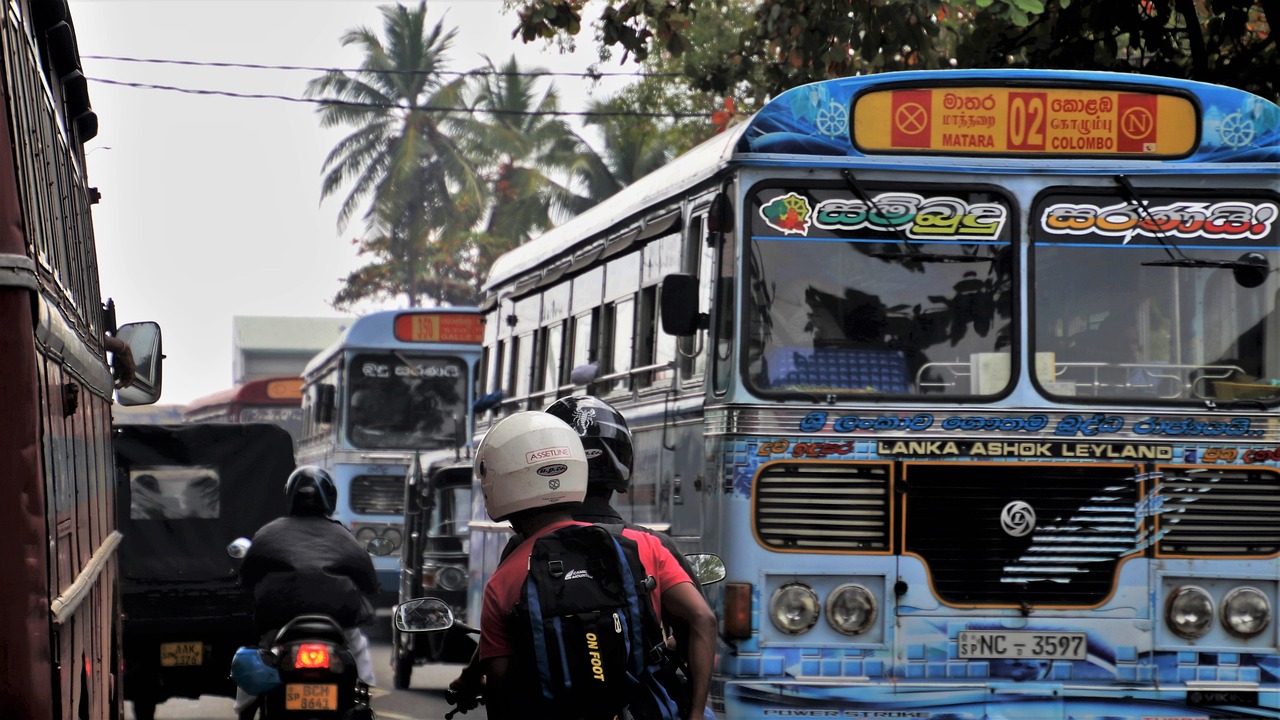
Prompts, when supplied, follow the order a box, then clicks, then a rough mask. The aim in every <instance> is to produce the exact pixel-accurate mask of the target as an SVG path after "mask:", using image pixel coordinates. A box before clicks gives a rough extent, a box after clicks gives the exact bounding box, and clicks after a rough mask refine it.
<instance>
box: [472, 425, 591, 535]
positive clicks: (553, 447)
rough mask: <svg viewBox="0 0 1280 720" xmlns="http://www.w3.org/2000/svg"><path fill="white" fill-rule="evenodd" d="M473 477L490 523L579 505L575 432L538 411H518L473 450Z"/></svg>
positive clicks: (581, 475) (583, 484)
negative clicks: (482, 494)
mask: <svg viewBox="0 0 1280 720" xmlns="http://www.w3.org/2000/svg"><path fill="white" fill-rule="evenodd" d="M475 474H476V479H477V480H479V481H480V489H481V490H482V491H483V492H484V507H485V510H487V511H488V512H489V517H491V518H493V519H494V520H505V519H508V518H511V517H512V516H513V515H518V514H521V513H525V512H526V511H538V510H543V509H548V508H555V507H556V506H559V505H562V504H564V503H576V502H582V498H583V497H584V496H585V495H586V491H587V459H586V456H585V455H584V454H583V452H582V441H581V440H580V439H578V433H576V432H574V431H573V429H572V428H570V427H569V426H568V425H566V424H564V422H562V421H561V420H559V419H557V418H555V417H552V416H551V415H548V414H547V413H544V412H536V411H529V412H519V413H516V414H514V415H509V416H507V417H505V418H503V419H501V420H499V421H498V422H497V423H495V424H494V425H493V427H491V428H489V432H488V433H486V434H485V436H484V440H481V441H480V447H479V448H477V449H476V461H475Z"/></svg>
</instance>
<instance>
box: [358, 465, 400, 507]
mask: <svg viewBox="0 0 1280 720" xmlns="http://www.w3.org/2000/svg"><path fill="white" fill-rule="evenodd" d="M351 509H352V510H353V511H354V512H357V513H363V514H366V515H402V514H404V476H403V475H361V476H359V477H357V478H356V479H354V480H352V481H351Z"/></svg>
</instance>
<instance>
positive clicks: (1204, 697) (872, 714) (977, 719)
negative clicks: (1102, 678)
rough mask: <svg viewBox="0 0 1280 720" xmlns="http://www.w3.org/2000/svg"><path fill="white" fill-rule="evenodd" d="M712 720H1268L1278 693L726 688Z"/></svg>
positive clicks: (1028, 685) (914, 685) (1253, 689)
mask: <svg viewBox="0 0 1280 720" xmlns="http://www.w3.org/2000/svg"><path fill="white" fill-rule="evenodd" d="M721 688H722V689H723V694H722V695H721V693H719V692H716V693H714V695H721V697H722V698H723V705H721V703H720V702H719V700H720V699H721V698H720V697H714V695H713V701H714V702H713V703H712V705H713V706H714V707H715V709H716V711H717V715H718V716H719V717H722V718H725V717H727V718H732V719H733V720H747V719H749V718H864V719H868V720H871V719H875V720H1081V719H1084V718H1098V719H1101V718H1107V719H1108V720H1118V719H1120V718H1132V719H1133V720H1174V719H1176V720H1193V719H1194V720H1208V719H1209V718H1225V717H1230V718H1275V717H1276V716H1277V711H1278V709H1280V688H1278V687H1277V685H1276V684H1274V683H1271V684H1267V685H1257V684H1252V685H1251V684H1247V683H1245V684H1241V683H1233V684H1230V685H1227V684H1223V685H1222V686H1221V687H1218V688H1214V687H1212V686H1210V685H1208V684H1206V685H1205V686H1203V687H1201V686H1199V685H1196V686H1188V685H1182V686H1178V687H1167V686H1166V687H1161V688H1156V687H1154V686H1153V685H1148V684H1135V685H1133V686H1129V687H1122V686H1118V685H1109V686H1101V685H1097V686H1091V685H1088V684H1085V683H1072V684H1067V683H1044V682H1034V681H1031V682H1010V683H1005V682H1001V683H992V682H955V683H921V682H918V681H917V682H912V681H897V682H893V681H886V682H876V683H869V682H868V683H858V682H849V681H848V680H845V679H842V680H835V681H833V680H827V679H822V678H815V679H813V680H803V679H801V680H788V681H774V682H766V681H752V680H731V681H726V682H724V683H723V685H721V684H720V683H716V689H717V690H719V689H721Z"/></svg>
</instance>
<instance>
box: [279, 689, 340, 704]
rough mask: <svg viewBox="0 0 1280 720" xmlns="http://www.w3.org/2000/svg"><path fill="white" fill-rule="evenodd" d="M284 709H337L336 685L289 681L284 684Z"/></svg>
mask: <svg viewBox="0 0 1280 720" xmlns="http://www.w3.org/2000/svg"><path fill="white" fill-rule="evenodd" d="M284 709H285V710H337V709H338V686H337V685H318V684H313V683H289V684H288V685H285V686H284Z"/></svg>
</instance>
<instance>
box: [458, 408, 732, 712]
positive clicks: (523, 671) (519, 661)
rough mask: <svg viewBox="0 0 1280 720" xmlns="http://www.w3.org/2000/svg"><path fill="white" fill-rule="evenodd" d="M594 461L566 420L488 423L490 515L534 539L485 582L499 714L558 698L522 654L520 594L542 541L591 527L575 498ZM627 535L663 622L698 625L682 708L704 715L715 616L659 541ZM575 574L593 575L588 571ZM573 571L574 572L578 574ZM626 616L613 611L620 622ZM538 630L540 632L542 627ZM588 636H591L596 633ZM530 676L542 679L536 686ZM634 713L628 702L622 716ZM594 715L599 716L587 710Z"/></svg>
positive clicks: (489, 671)
mask: <svg viewBox="0 0 1280 720" xmlns="http://www.w3.org/2000/svg"><path fill="white" fill-rule="evenodd" d="M587 466H588V461H587V456H586V453H585V451H584V448H583V444H582V442H581V437H580V436H578V435H577V432H576V431H574V430H573V429H572V428H570V427H568V426H567V425H566V424H565V423H564V422H563V421H562V420H560V419H559V418H556V417H554V416H552V415H550V414H549V413H545V412H520V413H515V414H513V415H509V416H507V417H505V418H503V419H502V420H501V421H499V422H497V423H495V424H494V426H493V427H492V428H490V429H489V432H488V434H486V435H485V437H484V440H483V441H482V442H481V443H480V447H479V448H478V449H477V450H476V460H475V473H476V478H477V480H478V481H479V483H480V487H481V489H482V490H483V492H484V502H485V510H486V512H487V513H488V514H489V517H490V518H492V519H493V520H495V521H497V520H509V521H510V522H511V526H512V527H513V528H514V529H515V530H516V531H517V532H518V533H521V534H522V535H523V536H524V537H525V539H524V540H523V541H522V542H521V543H520V544H519V545H518V546H517V547H516V548H515V549H514V550H513V551H512V552H511V554H510V555H509V556H508V557H507V558H505V559H504V560H503V561H502V562H501V563H499V565H498V567H497V569H495V570H494V572H493V575H492V576H491V577H490V578H489V581H488V582H487V583H486V584H485V590H484V597H483V603H482V607H481V611H480V657H481V659H482V662H483V663H484V664H483V667H484V670H483V672H484V674H485V677H486V680H487V685H488V692H487V693H486V702H487V703H488V705H489V707H488V709H487V714H488V716H489V717H490V718H501V719H503V720H506V719H508V718H524V717H545V716H547V715H546V714H545V710H546V708H545V707H543V706H541V705H539V703H540V702H542V701H543V700H544V699H552V696H551V695H550V694H549V693H548V688H547V686H542V688H541V689H539V687H538V681H537V678H538V676H539V673H538V669H537V668H536V667H530V666H529V660H530V658H529V655H528V652H521V647H522V646H523V647H528V646H527V645H524V641H523V640H522V639H521V638H523V637H524V636H523V635H521V634H520V633H521V631H522V630H526V631H527V627H523V628H522V627H521V622H522V621H521V619H520V617H519V615H513V614H512V612H511V608H512V607H513V606H514V605H515V604H516V603H517V602H519V601H520V598H521V597H522V592H523V591H522V588H523V587H524V585H525V583H526V582H528V581H529V580H528V578H529V573H530V572H531V570H530V562H531V557H532V555H533V553H534V552H535V551H536V548H537V540H538V539H539V538H542V537H544V536H547V535H549V534H555V533H559V532H560V531H561V530H567V529H569V528H571V527H573V526H575V525H580V526H584V527H585V526H587V524H586V523H582V522H580V521H575V520H574V519H573V517H572V515H571V514H570V509H571V508H570V506H571V505H572V503H574V502H575V501H581V500H582V499H583V498H584V497H585V495H586V489H587V485H588V482H589V481H588V475H589V471H588V469H587ZM548 478H551V479H548ZM619 533H620V534H621V535H622V536H623V537H625V538H626V539H627V540H628V541H630V542H632V543H634V544H635V547H636V550H635V552H636V553H637V554H638V557H639V561H640V562H641V563H642V564H643V566H644V573H645V574H646V575H647V576H648V578H647V580H646V586H648V583H652V586H651V587H652V596H651V597H649V598H646V600H645V601H644V602H653V603H654V605H655V607H654V610H655V611H657V610H658V606H659V605H660V608H661V610H660V612H656V615H657V620H658V621H659V622H662V621H663V619H664V618H665V619H668V620H669V619H670V618H675V617H678V618H682V619H683V620H684V622H685V623H686V625H687V626H689V627H690V628H691V632H690V643H689V657H690V662H689V666H690V671H691V673H690V678H691V682H690V689H689V696H690V698H689V701H688V702H687V703H686V704H685V706H684V707H682V708H681V709H680V714H679V717H681V718H683V720H695V719H698V720H700V719H701V718H703V716H704V715H703V711H704V708H705V705H706V701H707V693H708V690H709V687H710V681H711V673H712V664H713V663H714V657H715V643H716V640H715V634H716V618H715V614H714V613H713V612H712V610H711V608H710V607H709V606H708V605H707V602H706V600H705V599H704V598H703V597H702V595H701V593H700V592H699V591H698V589H697V586H696V585H695V584H694V583H693V582H692V581H691V578H690V577H689V575H688V574H687V573H686V572H685V571H684V570H682V569H681V567H680V565H679V564H678V563H677V560H676V557H675V556H674V555H673V554H672V553H671V552H670V551H668V550H667V549H666V548H665V547H663V545H662V544H661V542H660V541H659V540H658V538H656V537H654V536H652V535H651V534H648V533H645V532H642V531H638V530H632V529H622V530H620V531H619ZM548 564H550V563H548ZM540 567H542V566H540ZM574 572H580V573H582V574H584V575H588V576H589V573H588V572H587V571H585V570H577V571H574ZM574 572H571V573H570V574H569V575H568V576H566V578H572V577H573V574H574ZM579 577H581V576H579ZM572 587H575V586H567V587H566V591H567V592H572V590H570V589H569V588H572ZM530 602H531V604H535V603H533V602H532V601H530ZM617 617H618V616H617V615H615V616H614V622H615V627H617V625H616V623H617V622H618V620H617ZM539 627H541V626H539ZM537 635H539V632H538V631H535V636H537ZM547 637H549V636H543V639H544V640H545V639H547ZM587 638H588V641H590V638H591V636H590V635H588V636H587ZM534 642H536V641H534ZM592 664H593V665H594V664H595V662H593V663H592ZM601 677H603V676H601ZM530 680H533V681H534V682H533V684H532V685H530V682H529V681H530ZM562 690H563V691H565V692H567V693H568V694H570V695H572V694H573V692H574V689H573V687H571V686H568V685H565V686H563V687H562ZM588 692H590V691H589V690H588ZM641 695H643V693H642V694H641ZM561 699H564V698H555V699H553V702H555V701H559V700H561ZM641 704H642V706H643V707H644V710H642V712H644V711H647V712H655V711H656V712H658V714H659V715H661V716H666V713H665V712H662V711H659V710H658V708H655V707H652V706H649V705H644V703H641ZM556 707H559V706H556ZM531 710H532V712H531ZM602 710H603V709H602ZM635 710H636V708H627V709H626V712H624V713H623V714H624V715H628V714H631V713H632V712H634V711H635ZM610 712H611V711H610ZM602 714H603V713H602ZM588 716H594V715H591V714H590V713H588ZM645 716H648V715H645Z"/></svg>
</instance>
